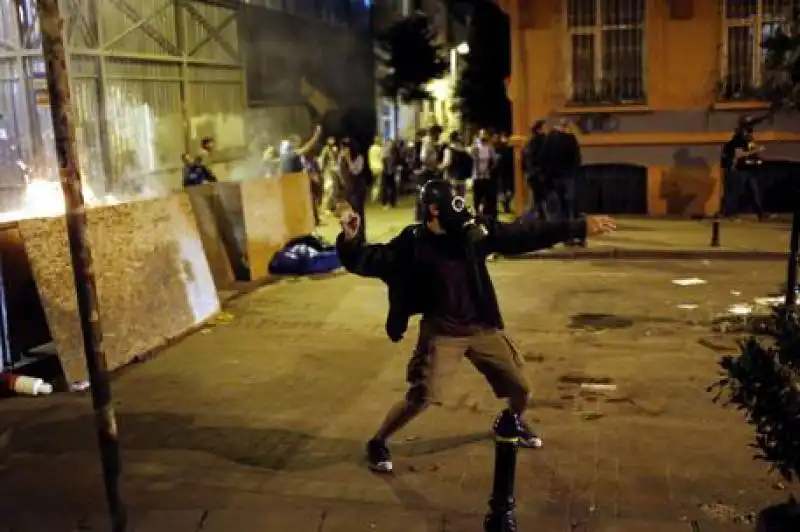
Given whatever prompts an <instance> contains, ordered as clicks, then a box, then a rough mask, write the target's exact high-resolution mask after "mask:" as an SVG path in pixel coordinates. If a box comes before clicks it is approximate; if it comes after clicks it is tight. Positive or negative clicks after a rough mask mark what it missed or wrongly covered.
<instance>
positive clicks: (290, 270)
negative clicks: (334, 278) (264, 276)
mask: <svg viewBox="0 0 800 532" xmlns="http://www.w3.org/2000/svg"><path fill="white" fill-rule="evenodd" d="M341 267H342V263H341V262H340V261H339V256H338V255H337V254H336V248H335V247H334V246H331V245H329V244H326V243H324V242H322V241H321V240H320V239H318V238H316V237H313V236H306V237H301V238H296V239H294V240H292V241H290V242H289V243H287V244H286V246H284V248H283V249H282V250H280V251H279V252H277V253H276V254H275V256H274V257H272V260H271V261H270V263H269V272H270V273H272V274H276V275H310V274H314V273H328V272H332V271H334V270H338V269H339V268H341Z"/></svg>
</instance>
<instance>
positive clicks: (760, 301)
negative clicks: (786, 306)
mask: <svg viewBox="0 0 800 532" xmlns="http://www.w3.org/2000/svg"><path fill="white" fill-rule="evenodd" d="M785 301H786V298H785V297H782V296H781V297H757V298H755V299H753V303H755V304H756V305H759V306H761V307H777V306H778V305H782V304H783V303H784V302H785Z"/></svg>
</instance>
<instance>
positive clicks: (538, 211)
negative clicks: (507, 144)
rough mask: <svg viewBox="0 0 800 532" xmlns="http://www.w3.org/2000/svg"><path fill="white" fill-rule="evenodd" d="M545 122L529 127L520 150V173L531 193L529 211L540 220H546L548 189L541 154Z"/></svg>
mask: <svg viewBox="0 0 800 532" xmlns="http://www.w3.org/2000/svg"><path fill="white" fill-rule="evenodd" d="M546 124H547V123H546V122H545V121H544V120H537V121H536V122H534V123H533V126H532V127H531V136H530V138H529V139H528V142H527V143H526V144H525V148H524V149H523V150H522V171H523V173H524V174H525V181H526V182H527V183H528V187H529V188H530V191H531V203H530V211H531V212H532V213H533V215H534V216H536V217H537V218H539V219H541V220H546V219H547V198H548V197H549V195H550V187H549V186H548V181H547V179H546V177H547V176H546V175H545V173H544V171H543V170H542V164H541V154H542V147H543V146H544V141H545V139H546V138H547V130H546Z"/></svg>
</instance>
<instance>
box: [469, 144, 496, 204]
mask: <svg viewBox="0 0 800 532" xmlns="http://www.w3.org/2000/svg"><path fill="white" fill-rule="evenodd" d="M472 160H473V165H472V168H473V171H472V201H473V204H474V206H475V213H476V214H479V215H482V216H490V217H493V216H497V186H496V184H495V182H494V181H493V179H492V178H493V177H494V175H493V173H494V172H493V169H494V165H495V151H494V148H493V147H492V142H491V137H490V136H489V132H488V131H486V130H485V129H481V130H480V132H479V133H478V137H477V139H476V141H475V145H474V146H473V148H472Z"/></svg>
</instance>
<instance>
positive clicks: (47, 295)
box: [17, 193, 220, 382]
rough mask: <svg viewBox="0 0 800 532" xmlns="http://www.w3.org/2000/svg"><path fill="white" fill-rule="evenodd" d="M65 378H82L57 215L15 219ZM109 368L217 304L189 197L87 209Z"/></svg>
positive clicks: (199, 318) (201, 316) (60, 220)
mask: <svg viewBox="0 0 800 532" xmlns="http://www.w3.org/2000/svg"><path fill="white" fill-rule="evenodd" d="M17 224H18V227H19V230H20V234H21V235H22V242H23V243H24V246H25V251H26V254H27V256H28V260H29V261H30V264H31V267H32V270H33V277H34V279H35V281H36V286H37V289H38V292H39V296H40V299H41V301H42V306H43V307H44V311H45V315H46V317H47V323H48V326H49V329H50V333H51V335H52V338H53V341H54V343H55V346H56V350H57V353H58V357H59V359H60V361H61V365H62V368H63V370H64V376H65V378H66V380H67V382H80V381H83V380H86V370H85V364H84V358H83V340H82V338H81V329H80V324H79V321H78V314H77V302H76V296H75V286H74V282H73V277H72V267H71V263H70V257H69V248H68V243H67V237H66V223H65V219H64V218H63V217H57V218H35V219H30V220H20V221H19V222H17ZM87 231H88V238H89V241H90V242H91V245H92V249H93V253H94V268H95V276H96V279H97V297H98V301H99V309H100V318H101V323H102V326H103V333H104V344H103V347H104V349H105V352H106V357H107V360H108V367H109V369H114V368H117V367H119V366H121V365H124V364H126V363H127V362H129V361H130V360H131V359H132V358H134V357H135V356H137V355H139V354H142V353H144V352H147V351H150V350H152V349H154V348H156V347H158V346H160V345H162V344H163V343H165V342H166V341H168V340H169V339H171V338H175V337H177V336H179V335H181V334H182V333H184V332H186V331H187V330H189V329H191V328H192V327H194V326H196V325H197V324H199V323H201V322H203V321H205V320H206V319H208V318H209V317H211V316H212V315H213V314H215V313H216V312H218V311H219V308H220V304H219V298H218V295H217V291H216V287H215V285H214V280H213V278H212V274H211V270H210V268H209V265H208V261H207V260H206V254H205V253H204V249H203V245H202V243H201V236H200V233H199V231H198V229H197V221H196V218H195V216H194V212H193V210H192V207H191V204H190V201H189V198H188V196H187V195H186V194H183V193H180V194H174V195H171V196H168V197H165V198H159V199H155V200H148V201H136V202H132V203H125V204H120V205H113V206H107V207H100V208H95V209H90V210H89V211H87Z"/></svg>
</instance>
